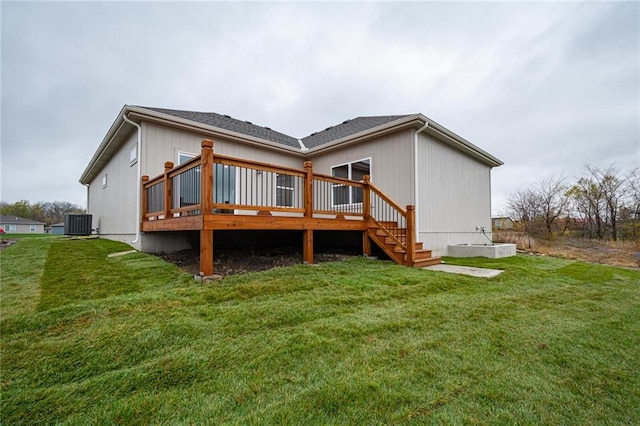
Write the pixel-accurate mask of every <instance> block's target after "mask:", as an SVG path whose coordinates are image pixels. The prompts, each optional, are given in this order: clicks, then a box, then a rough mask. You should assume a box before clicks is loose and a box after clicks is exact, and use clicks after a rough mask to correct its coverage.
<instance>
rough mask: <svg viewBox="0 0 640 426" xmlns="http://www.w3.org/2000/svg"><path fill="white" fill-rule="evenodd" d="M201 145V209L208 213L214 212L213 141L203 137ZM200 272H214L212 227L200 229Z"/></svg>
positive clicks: (205, 213)
mask: <svg viewBox="0 0 640 426" xmlns="http://www.w3.org/2000/svg"><path fill="white" fill-rule="evenodd" d="M200 146H201V148H202V149H201V151H200V154H201V157H200V158H201V165H200V167H201V170H200V188H201V191H202V192H201V193H200V211H201V214H202V215H208V214H212V213H213V141H212V140H209V139H203V140H202V143H201V145H200ZM203 226H204V225H203ZM200 272H201V273H202V274H203V275H204V276H208V275H212V274H213V230H210V229H201V230H200Z"/></svg>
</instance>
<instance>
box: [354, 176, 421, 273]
mask: <svg viewBox="0 0 640 426" xmlns="http://www.w3.org/2000/svg"><path fill="white" fill-rule="evenodd" d="M364 183H365V190H367V191H372V192H373V193H374V194H376V195H377V196H378V198H380V199H381V200H382V201H383V202H385V203H386V204H388V205H389V206H390V207H391V208H392V209H394V210H395V211H396V212H397V213H398V215H399V216H401V217H403V218H404V220H405V223H406V239H405V241H404V242H403V241H402V240H401V239H399V238H397V236H396V235H394V234H393V232H391V230H390V229H389V228H388V227H387V226H385V225H384V224H383V223H381V222H380V221H379V220H378V218H376V217H374V216H373V215H371V212H370V211H369V212H367V216H368V217H369V219H370V220H371V221H372V222H373V223H375V224H376V226H377V227H378V228H379V229H381V230H383V231H384V232H385V234H387V237H389V238H391V239H392V240H393V241H395V243H396V244H397V245H399V246H400V247H401V248H402V249H403V250H404V251H405V253H406V256H407V257H406V263H407V264H408V265H413V263H414V261H415V255H416V251H415V242H416V238H415V206H413V205H407V207H406V209H404V208H402V207H401V206H400V205H399V204H398V203H396V202H395V201H394V200H392V199H391V198H389V197H388V196H387V194H385V193H384V192H382V191H381V190H380V188H378V187H377V186H375V185H374V184H372V183H371V180H370V177H369V176H365V177H364ZM368 198H369V197H368ZM369 208H370V207H369Z"/></svg>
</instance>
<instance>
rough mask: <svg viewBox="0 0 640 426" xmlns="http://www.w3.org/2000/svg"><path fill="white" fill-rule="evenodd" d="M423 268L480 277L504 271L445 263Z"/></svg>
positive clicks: (490, 276) (495, 274)
mask: <svg viewBox="0 0 640 426" xmlns="http://www.w3.org/2000/svg"><path fill="white" fill-rule="evenodd" d="M422 269H425V270H427V271H438V272H449V273H451V274H462V275H469V276H471V277H479V278H492V277H495V276H498V275H500V274H501V273H503V272H504V271H502V270H500V269H486V268H475V267H473V266H458V265H445V264H440V265H433V266H426V267H424V268H422Z"/></svg>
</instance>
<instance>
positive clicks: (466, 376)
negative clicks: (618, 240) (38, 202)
mask: <svg viewBox="0 0 640 426" xmlns="http://www.w3.org/2000/svg"><path fill="white" fill-rule="evenodd" d="M127 249H128V246H126V245H123V244H120V243H116V242H112V241H107V240H66V239H59V238H51V239H47V238H43V239H25V240H21V241H19V242H18V243H16V244H14V245H13V246H11V247H9V248H8V249H5V250H3V251H2V252H1V254H0V262H1V274H2V289H1V297H2V298H1V301H0V303H1V305H0V307H1V309H2V311H1V313H2V318H1V322H0V328H1V329H0V331H1V333H2V337H1V339H2V340H1V343H2V358H1V382H2V399H1V409H2V411H1V420H2V424H36V423H60V424H96V423H97V424H113V423H116V424H126V425H130V424H150V423H151V424H153V423H163V424H202V423H206V424H222V423H227V424H304V425H307V424H311V425H312V424H357V425H361V424H416V425H417V424H431V423H433V424H466V423H471V424H576V425H583V424H640V272H638V271H632V270H628V269H621V268H613V267H607V266H602V265H592V264H585V263H579V262H572V261H567V260H560V259H554V258H547V257H531V256H518V257H515V258H509V259H499V260H489V259H466V260H462V259H456V260H454V259H448V260H449V261H450V262H451V263H454V261H455V263H458V264H467V265H474V266H486V267H490V268H500V269H505V273H503V274H502V275H500V276H498V277H496V278H492V279H488V280H487V279H480V278H471V277H464V276H458V275H450V274H444V273H435V272H426V271H422V270H417V269H411V268H405V267H401V266H397V265H394V264H391V263H389V262H382V261H374V260H366V259H362V258H358V259H353V260H350V261H347V262H343V263H327V264H322V265H320V266H304V265H300V266H295V267H288V268H281V269H275V270H272V271H268V272H262V273H255V274H246V275H238V276H232V277H228V278H225V279H224V280H223V281H221V282H218V283H215V284H200V283H197V282H195V281H194V280H193V279H192V278H191V277H190V276H189V275H187V274H185V273H183V272H181V271H180V270H179V269H177V268H176V267H174V266H173V265H170V264H167V263H164V262H163V261H161V260H159V259H158V258H155V257H153V256H149V255H146V254H141V253H136V254H132V255H127V256H123V257H114V258H107V257H106V256H107V254H108V253H111V252H116V251H122V250H127Z"/></svg>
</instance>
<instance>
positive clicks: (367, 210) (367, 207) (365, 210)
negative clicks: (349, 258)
mask: <svg viewBox="0 0 640 426" xmlns="http://www.w3.org/2000/svg"><path fill="white" fill-rule="evenodd" d="M362 180H363V182H364V187H363V188H362V219H364V221H365V222H367V226H369V220H370V219H371V187H370V184H371V176H369V175H364V176H363V177H362ZM362 255H363V256H371V240H370V239H369V235H368V234H367V231H363V232H362Z"/></svg>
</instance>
